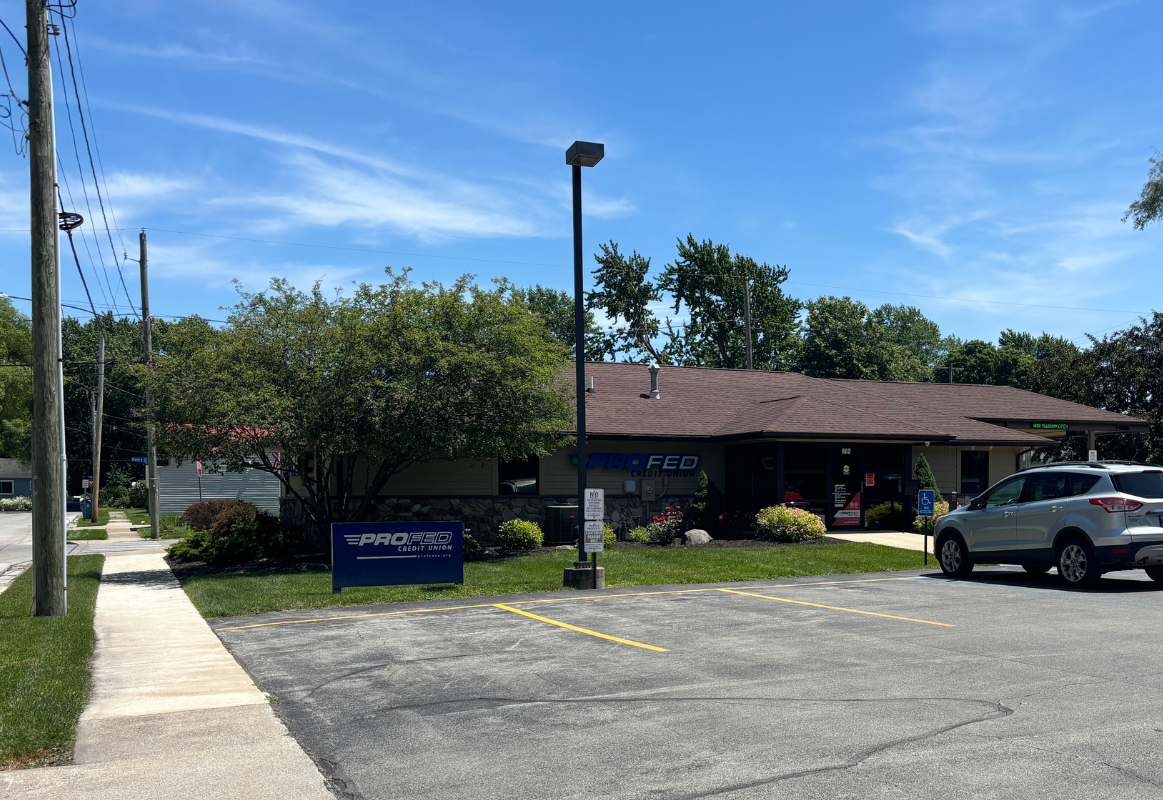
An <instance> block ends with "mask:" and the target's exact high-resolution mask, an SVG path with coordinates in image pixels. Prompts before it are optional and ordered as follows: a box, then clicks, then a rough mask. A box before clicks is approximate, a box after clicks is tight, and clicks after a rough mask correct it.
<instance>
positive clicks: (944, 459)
mask: <svg viewBox="0 0 1163 800" xmlns="http://www.w3.org/2000/svg"><path fill="white" fill-rule="evenodd" d="M969 449H971V448H968V447H952V446H947V447H942V446H941V445H936V446H933V447H914V448H913V463H914V465H915V464H916V460H917V459H918V458H919V457H920V456H921V454H922V453H924V454H925V458H926V459H927V460H928V462H929V466H930V467H932V468H933V474H934V475H936V476H937V485H938V486H939V487H940V488H941V493H942V494H949V493H951V492H958V493H960V492H961V452H962V451H963V450H969ZM977 449H979V450H985V449H986V448H985V447H979V448H977ZM1024 449H1025V448H1021V447H994V448H993V449H992V450H990V451H989V483H990V485H991V486H992V485H993V484H995V483H997V482H998V481H1000V480H1001V479H1002V478H1004V477H1006V476H1007V475H1012V474H1013V473H1014V471H1015V470H1016V469H1017V455H1018V453H1019V452H1021V451H1022V450H1024ZM914 477H915V476H914Z"/></svg>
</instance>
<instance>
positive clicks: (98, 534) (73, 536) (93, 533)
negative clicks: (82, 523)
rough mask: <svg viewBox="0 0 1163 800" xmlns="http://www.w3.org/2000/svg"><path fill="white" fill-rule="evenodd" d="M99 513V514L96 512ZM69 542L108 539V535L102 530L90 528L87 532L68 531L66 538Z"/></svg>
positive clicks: (82, 530)
mask: <svg viewBox="0 0 1163 800" xmlns="http://www.w3.org/2000/svg"><path fill="white" fill-rule="evenodd" d="M97 513H101V512H97ZM66 538H67V539H68V540H69V541H70V542H81V541H84V540H86V539H108V538H109V533H108V531H106V530H104V529H103V528H90V529H89V530H84V529H81V530H75V531H69V535H68V536H67V537H66Z"/></svg>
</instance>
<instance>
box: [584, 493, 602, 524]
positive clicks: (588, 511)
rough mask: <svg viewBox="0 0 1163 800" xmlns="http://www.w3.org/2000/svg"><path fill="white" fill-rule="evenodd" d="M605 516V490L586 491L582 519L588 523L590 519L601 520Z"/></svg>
mask: <svg viewBox="0 0 1163 800" xmlns="http://www.w3.org/2000/svg"><path fill="white" fill-rule="evenodd" d="M605 516H606V490H605V489H586V499H585V514H584V515H583V516H582V519H584V520H586V521H589V520H592V519H596V520H599V521H600V520H602V519H604V518H605Z"/></svg>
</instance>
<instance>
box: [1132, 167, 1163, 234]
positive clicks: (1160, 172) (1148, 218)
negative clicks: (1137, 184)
mask: <svg viewBox="0 0 1163 800" xmlns="http://www.w3.org/2000/svg"><path fill="white" fill-rule="evenodd" d="M1148 160H1149V162H1150V164H1151V169H1150V170H1149V171H1148V172H1147V182H1146V183H1144V184H1143V191H1142V193H1141V194H1140V195H1139V199H1138V200H1136V201H1135V202H1133V203H1131V206H1130V208H1128V209H1127V213H1125V214H1123V222H1126V221H1127V220H1128V219H1129V220H1130V221H1131V225H1133V226H1134V228H1135V230H1139V231H1141V230H1143V229H1144V228H1146V227H1147V226H1148V225H1150V224H1151V223H1152V222H1155V221H1156V220H1158V219H1159V218H1160V217H1163V153H1160V152H1159V151H1158V150H1156V151H1155V155H1153V156H1152V157H1151V158H1150V159H1148Z"/></svg>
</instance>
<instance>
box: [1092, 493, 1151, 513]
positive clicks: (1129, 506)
mask: <svg viewBox="0 0 1163 800" xmlns="http://www.w3.org/2000/svg"><path fill="white" fill-rule="evenodd" d="M1090 504H1091V505H1092V506H1102V507H1103V508H1104V509H1106V510H1107V512H1109V513H1111V514H1113V513H1115V512H1116V511H1138V510H1139V509H1140V508H1142V507H1143V504H1142V503H1137V502H1135V501H1134V500H1126V499H1124V498H1122V497H1092V498H1090Z"/></svg>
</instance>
